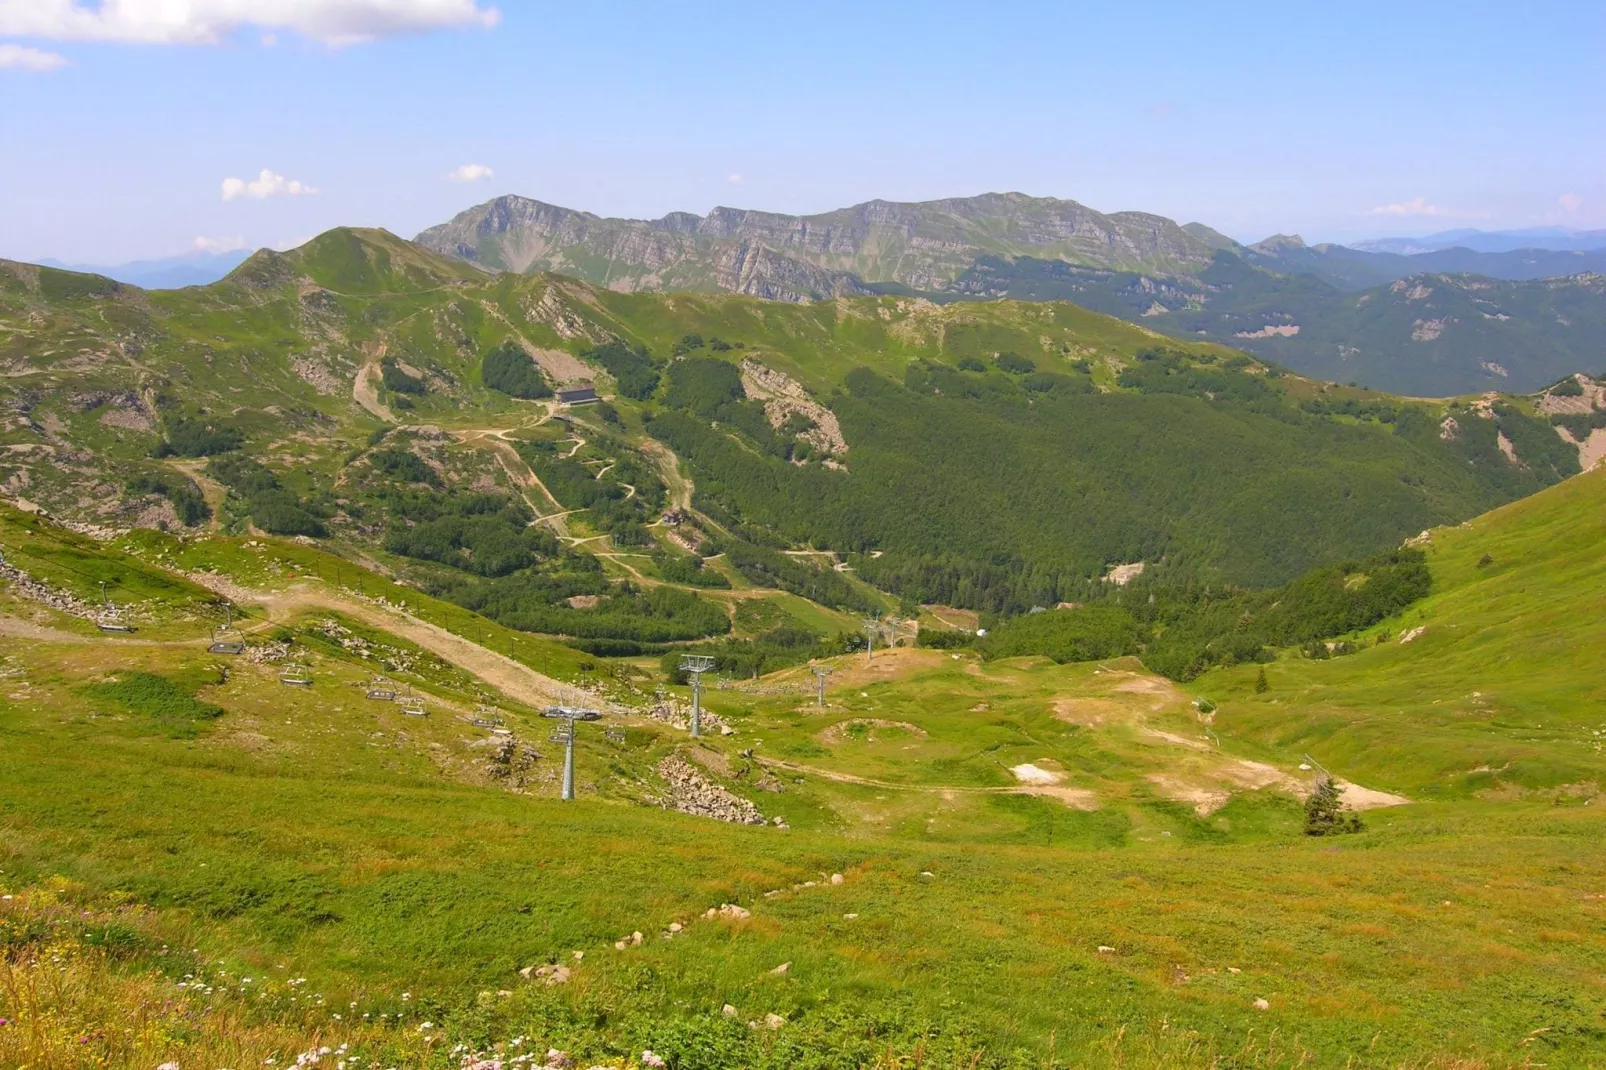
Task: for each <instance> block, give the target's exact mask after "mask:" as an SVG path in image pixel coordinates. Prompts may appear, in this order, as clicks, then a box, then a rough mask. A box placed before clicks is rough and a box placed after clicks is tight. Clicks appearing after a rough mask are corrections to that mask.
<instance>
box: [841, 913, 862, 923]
mask: <svg viewBox="0 0 1606 1070" xmlns="http://www.w3.org/2000/svg"><path fill="white" fill-rule="evenodd" d="M842 916H843V917H844V918H847V919H848V920H849V921H852V920H853V919H854V918H856V917H858V916H859V915H857V914H844V915H842Z"/></svg>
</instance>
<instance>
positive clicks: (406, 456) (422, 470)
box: [370, 448, 440, 487]
mask: <svg viewBox="0 0 1606 1070" xmlns="http://www.w3.org/2000/svg"><path fill="white" fill-rule="evenodd" d="M370 461H371V462H372V464H373V466H374V467H375V468H377V469H379V471H381V472H383V473H385V474H386V475H387V476H390V477H391V478H393V479H399V480H402V481H403V482H406V483H427V484H429V485H430V486H432V487H434V486H439V485H440V477H439V476H437V475H436V474H435V470H434V469H433V468H431V467H430V466H429V465H427V464H425V463H424V461H423V459H422V458H420V457H419V456H418V455H417V454H416V453H411V452H409V451H407V450H400V449H394V448H392V449H387V450H379V451H377V452H376V453H375V454H374V455H373V456H372V457H371V458H370Z"/></svg>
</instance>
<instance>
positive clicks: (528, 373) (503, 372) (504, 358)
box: [480, 341, 552, 400]
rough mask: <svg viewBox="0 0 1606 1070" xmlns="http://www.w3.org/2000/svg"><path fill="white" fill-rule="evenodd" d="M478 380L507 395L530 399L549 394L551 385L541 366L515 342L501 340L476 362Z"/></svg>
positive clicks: (550, 393)
mask: <svg viewBox="0 0 1606 1070" xmlns="http://www.w3.org/2000/svg"><path fill="white" fill-rule="evenodd" d="M480 382H482V383H484V384H485V385H486V386H487V387H489V388H490V389H492V390H500V391H501V392H502V393H504V394H507V395H509V396H511V397H516V398H525V399H529V400H533V399H535V398H549V397H551V396H552V388H551V387H550V386H548V385H547V381H546V379H544V378H543V377H542V375H541V369H539V368H537V367H536V366H535V361H533V360H531V359H530V355H529V354H528V353H526V352H525V351H524V347H522V346H520V345H519V344H518V343H517V342H511V341H509V342H503V343H502V344H501V345H499V346H497V347H496V348H495V349H493V350H491V351H490V352H489V353H486V354H485V359H484V360H483V361H481V362H480Z"/></svg>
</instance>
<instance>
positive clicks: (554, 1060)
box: [546, 1048, 574, 1070]
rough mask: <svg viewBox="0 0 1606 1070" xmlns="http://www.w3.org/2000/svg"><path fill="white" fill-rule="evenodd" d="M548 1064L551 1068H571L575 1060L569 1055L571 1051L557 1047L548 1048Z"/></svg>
mask: <svg viewBox="0 0 1606 1070" xmlns="http://www.w3.org/2000/svg"><path fill="white" fill-rule="evenodd" d="M546 1064H547V1067H548V1068H549V1070H569V1067H571V1066H573V1065H574V1060H573V1059H572V1058H570V1057H569V1053H568V1052H566V1051H559V1050H558V1049H557V1048H548V1049H547V1053H546Z"/></svg>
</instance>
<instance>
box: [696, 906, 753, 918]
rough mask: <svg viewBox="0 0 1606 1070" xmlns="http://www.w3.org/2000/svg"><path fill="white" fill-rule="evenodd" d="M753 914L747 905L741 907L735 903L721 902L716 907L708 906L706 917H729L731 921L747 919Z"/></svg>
mask: <svg viewBox="0 0 1606 1070" xmlns="http://www.w3.org/2000/svg"><path fill="white" fill-rule="evenodd" d="M752 916H753V912H752V911H751V910H748V909H747V908H746V907H739V906H737V905H736V904H735V903H721V904H720V905H719V907H718V908H717V909H716V908H714V907H709V908H708V913H706V914H704V915H703V917H705V918H729V919H730V920H731V921H745V920H746V919H748V918H751V917H752Z"/></svg>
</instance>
